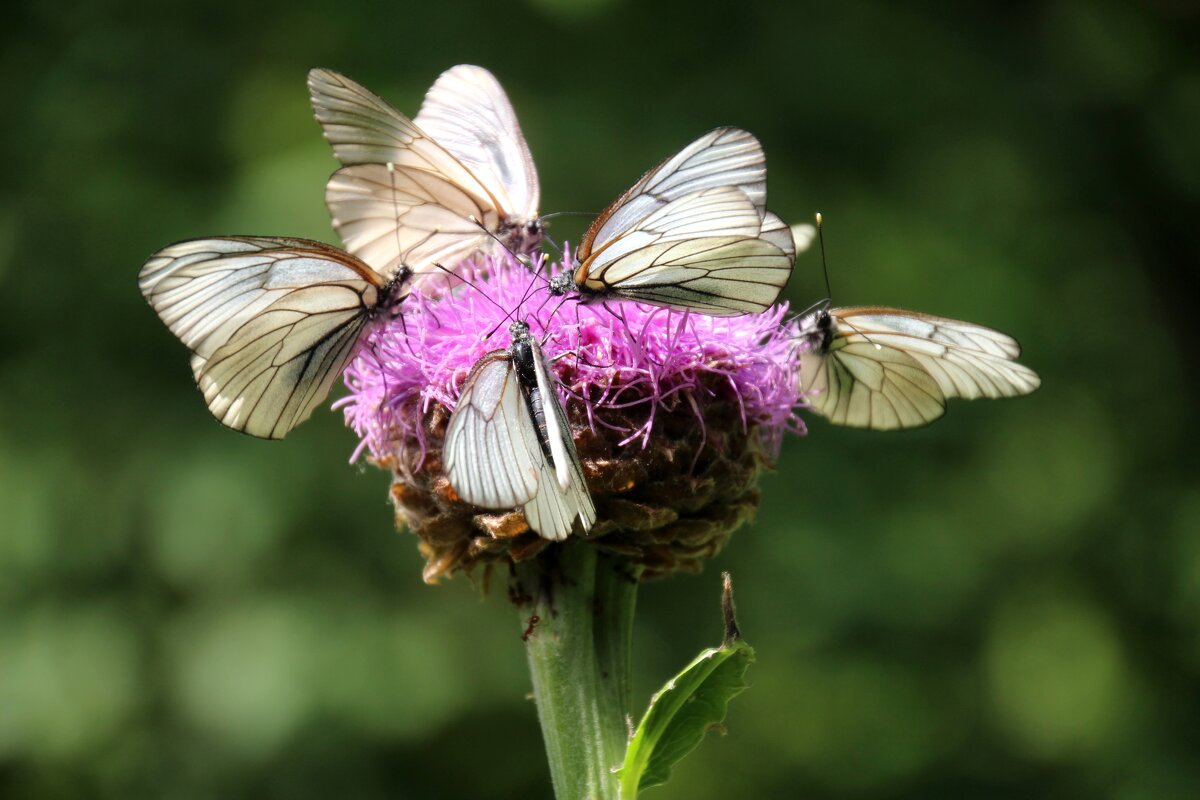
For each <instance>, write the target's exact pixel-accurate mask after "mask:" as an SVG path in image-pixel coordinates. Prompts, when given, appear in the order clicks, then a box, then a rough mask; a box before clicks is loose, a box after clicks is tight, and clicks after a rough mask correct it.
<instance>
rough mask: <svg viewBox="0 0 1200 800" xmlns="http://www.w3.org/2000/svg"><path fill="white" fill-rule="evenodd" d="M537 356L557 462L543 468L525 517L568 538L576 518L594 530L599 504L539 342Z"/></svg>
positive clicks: (542, 531)
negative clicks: (594, 496) (536, 493)
mask: <svg viewBox="0 0 1200 800" xmlns="http://www.w3.org/2000/svg"><path fill="white" fill-rule="evenodd" d="M533 356H534V372H535V374H536V375H537V384H538V393H539V395H541V398H542V408H543V412H544V414H545V418H546V438H547V439H548V440H549V443H550V455H551V456H552V457H553V459H554V465H553V468H551V467H550V464H547V465H546V468H544V469H543V474H542V477H541V480H540V489H539V491H538V495H537V497H535V498H534V500H533V502H532V503H529V504H526V506H525V518H526V519H527V520H529V526H530V527H531V528H533V529H534V530H535V531H538V532H539V533H540V534H541V535H542V536H545V537H546V538H547V539H565V538H566V537H567V535H568V534H569V533H570V532H571V528H572V526H573V524H574V521H575V518H576V517H578V518H579V521H580V523H581V525H582V529H583V531H584V532H587V531H588V530H590V529H591V527H592V525H593V524H594V523H595V522H596V506H595V505H594V504H593V503H592V495H591V493H590V492H589V491H588V488H587V481H586V479H585V478H584V476H583V465H582V464H581V463H580V461H579V452H578V451H577V450H576V449H575V440H574V438H573V437H572V436H571V426H570V423H568V422H567V416H566V414H565V413H564V411H563V407H562V403H561V402H560V401H559V397H558V389H557V385H558V381H557V380H555V379H554V378H553V374H554V373H553V371H552V370H551V369H550V366H549V364H548V363H547V362H546V360H545V358H543V356H542V353H541V349H540V348H539V347H537V345H536V343H535V344H534V347H533ZM531 506H532V507H531Z"/></svg>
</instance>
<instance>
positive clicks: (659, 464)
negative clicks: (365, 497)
mask: <svg viewBox="0 0 1200 800" xmlns="http://www.w3.org/2000/svg"><path fill="white" fill-rule="evenodd" d="M573 405H575V404H571V403H568V416H569V417H570V419H571V426H572V428H573V430H574V433H575V442H576V446H577V447H578V448H579V455H580V458H581V460H582V461H583V465H584V470H585V472H586V474H587V482H588V488H589V489H590V490H591V492H592V497H593V499H594V500H595V503H596V512H597V519H598V521H597V523H596V525H595V527H593V528H592V530H591V531H590V532H589V533H588V534H587V536H588V538H590V539H592V540H594V541H595V542H596V546H597V547H598V548H599V549H600V550H601V551H602V552H607V553H610V554H612V555H616V556H620V557H623V558H625V559H628V560H629V561H630V562H632V563H634V564H638V565H641V566H642V567H644V570H643V571H642V572H641V575H642V578H643V580H645V579H647V578H655V577H660V576H663V575H666V574H669V573H671V572H675V571H677V570H686V571H691V572H696V571H699V569H700V564H701V560H702V559H705V558H710V557H712V556H713V555H715V554H716V553H717V552H718V551H720V549H721V547H722V546H723V545H724V544H725V542H726V541H727V540H728V538H729V536H730V534H732V533H733V531H734V530H736V529H737V528H738V527H740V526H741V525H742V524H743V523H745V522H747V521H748V520H749V519H750V518H751V517H752V516H753V515H754V511H755V509H756V508H757V506H758V500H759V494H758V489H757V485H756V484H757V479H758V475H759V473H760V472H761V471H762V470H763V469H764V468H765V467H767V466H768V464H769V462H768V460H767V458H766V457H765V455H764V454H763V452H762V447H761V445H760V444H759V442H758V431H757V430H756V429H751V430H749V431H743V430H742V429H741V426H740V422H739V420H738V418H737V409H736V406H734V405H733V404H725V405H723V406H721V407H719V408H720V410H721V411H722V412H723V415H724V416H726V417H728V419H727V420H725V424H721V421H720V420H718V419H715V418H714V411H716V409H714V407H713V405H712V404H710V405H709V406H708V408H707V409H706V415H707V416H706V420H705V421H706V423H707V426H708V428H707V441H706V440H705V439H704V438H702V437H701V435H700V431H699V430H698V427H697V425H696V419H695V415H694V414H693V413H692V411H691V409H677V410H676V411H674V412H671V413H666V414H660V415H659V417H658V419H657V420H656V427H657V430H656V432H655V435H654V436H652V437H651V438H650V440H649V441H648V442H647V444H646V447H645V448H644V449H643V448H642V447H641V444H640V443H632V444H631V443H626V444H621V439H622V438H624V437H623V436H620V435H617V434H615V433H614V432H612V431H608V430H591V429H589V428H588V427H587V426H586V423H585V421H584V420H583V419H582V417H583V414H582V412H581V410H580V409H578V408H572V406H573ZM449 417H450V412H449V410H447V409H446V408H445V407H444V406H435V407H434V408H433V409H432V410H431V411H430V412H429V413H428V414H427V415H426V425H427V431H428V438H427V439H426V449H425V456H424V459H423V460H421V463H419V464H417V463H413V462H414V460H415V459H412V458H411V456H410V457H409V460H408V462H407V463H401V461H400V459H404V458H405V456H404V455H403V454H404V453H413V452H415V451H416V448H414V447H413V446H411V445H412V444H413V443H408V444H409V446H407V447H400V448H397V451H396V454H395V455H394V456H392V457H391V458H389V459H385V460H384V462H383V463H381V464H380V466H384V467H388V468H390V469H391V470H392V473H393V479H392V500H393V502H394V503H395V506H396V524H397V527H403V528H407V529H408V530H410V531H412V532H413V533H415V534H416V535H417V536H418V537H420V545H419V547H420V550H421V553H422V554H423V555H424V556H425V558H426V561H427V563H426V566H425V570H424V577H425V580H426V581H429V582H433V581H436V580H437V579H438V578H440V577H442V576H444V575H447V574H450V573H452V572H454V571H456V570H470V569H471V568H472V567H474V566H476V565H478V564H481V563H489V562H494V561H497V560H511V561H523V560H525V559H528V558H531V557H533V556H535V555H537V554H538V553H539V552H541V550H542V549H543V548H544V547H546V546H547V545H548V544H549V542H547V541H546V540H545V539H543V538H541V537H540V536H538V535H537V534H535V533H533V532H532V531H530V530H529V526H528V525H527V524H526V523H525V518H524V515H523V514H522V513H521V512H520V511H519V510H513V511H507V512H493V513H489V512H485V511H481V510H480V509H479V508H476V507H475V506H472V505H469V504H467V503H464V502H462V501H461V500H459V499H458V496H457V495H456V494H455V492H454V489H453V488H452V487H451V486H450V484H449V482H448V481H447V480H446V476H445V474H444V473H443V471H442V460H441V442H442V437H443V436H444V434H445V429H446V422H447V420H448V419H449Z"/></svg>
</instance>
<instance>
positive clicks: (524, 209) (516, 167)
mask: <svg viewBox="0 0 1200 800" xmlns="http://www.w3.org/2000/svg"><path fill="white" fill-rule="evenodd" d="M414 122H415V123H416V125H417V127H419V128H420V129H421V130H423V131H425V133H427V134H429V135H430V136H431V137H433V139H434V140H435V141H436V142H437V143H438V144H440V145H441V146H442V147H444V148H446V149H447V150H449V151H450V152H451V153H452V154H453V155H454V156H455V157H456V158H457V159H458V160H459V161H461V162H462V163H463V165H465V166H466V167H467V168H468V169H470V170H471V172H472V173H473V174H474V175H475V176H476V177H477V178H478V179H479V180H480V181H481V182H482V183H483V184H484V185H485V186H486V187H487V189H488V191H489V192H490V193H491V194H492V195H493V196H494V197H496V198H497V200H498V201H499V202H500V206H501V207H502V208H504V209H506V210H508V211H509V212H511V213H513V214H519V215H522V216H525V217H533V216H535V215H536V214H537V209H538V192H539V189H538V176H537V168H536V167H535V166H534V164H533V156H532V155H531V154H530V152H529V145H528V144H526V143H525V136H524V135H523V134H522V133H521V126H520V125H519V124H518V123H517V115H516V112H514V111H513V107H512V103H510V102H509V100H508V95H506V94H505V93H504V89H502V88H501V87H500V82H499V81H498V80H496V78H495V76H493V75H492V73H490V72H488V71H487V70H486V69H483V68H482V67H475V66H471V65H469V64H460V65H459V66H457V67H452V68H451V69H448V70H446V71H445V72H443V73H442V74H441V76H440V77H438V79H437V81H436V82H435V83H434V84H433V86H432V87H430V89H429V92H428V93H427V94H426V95H425V102H424V103H422V105H421V112H420V113H419V114H417V118H416V120H414Z"/></svg>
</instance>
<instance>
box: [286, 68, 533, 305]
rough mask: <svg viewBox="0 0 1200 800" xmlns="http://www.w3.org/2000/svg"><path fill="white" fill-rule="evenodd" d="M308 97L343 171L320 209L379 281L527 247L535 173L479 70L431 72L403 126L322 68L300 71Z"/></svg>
mask: <svg viewBox="0 0 1200 800" xmlns="http://www.w3.org/2000/svg"><path fill="white" fill-rule="evenodd" d="M308 88H309V93H310V95H311V99H312V107H313V112H314V114H315V115H316V118H317V121H318V122H319V123H320V124H321V127H322V129H323V130H324V133H325V138H326V139H328V140H329V143H330V144H331V145H332V146H333V153H334V156H336V157H337V160H338V161H340V162H341V163H342V165H343V166H342V168H341V169H339V170H338V171H337V172H335V173H334V174H333V176H332V177H330V179H329V184H328V186H327V187H326V191H325V202H326V205H327V206H328V207H329V211H330V213H331V214H332V216H333V226H334V228H336V229H337V231H338V233H339V235H340V236H341V237H342V241H343V242H344V243H345V246H346V249H347V250H348V251H349V252H351V253H352V254H354V255H355V256H358V257H359V258H360V259H362V260H363V261H366V262H367V263H368V264H371V265H372V266H373V267H375V268H376V269H377V270H380V271H381V272H383V273H385V274H386V273H389V272H395V271H396V270H397V269H398V267H399V265H401V264H403V265H405V266H407V267H409V268H410V269H411V270H412V271H413V272H414V273H415V275H416V282H417V285H419V284H420V283H421V282H422V279H426V280H427V277H428V276H429V275H430V274H437V273H438V267H437V266H436V265H443V266H444V267H446V268H451V269H452V268H453V267H454V265H456V264H457V263H459V262H461V261H462V260H463V259H465V258H467V257H468V256H470V255H472V254H473V253H475V252H476V251H478V250H481V249H489V248H490V247H491V246H492V244H493V242H494V241H496V240H498V241H499V243H500V244H501V245H502V246H503V247H506V248H508V249H509V250H511V251H513V252H515V253H518V254H528V253H531V252H533V251H534V250H536V249H537V247H538V245H539V243H540V241H541V239H542V222H541V220H540V219H539V218H538V216H537V206H538V191H539V190H538V177H537V169H536V168H535V167H534V165H533V157H532V156H531V155H530V152H529V146H528V145H527V144H526V143H525V137H524V136H523V135H522V134H521V128H520V126H519V125H518V124H517V117H516V114H515V113H514V112H513V108H512V105H511V104H510V103H509V101H508V97H507V96H506V95H505V94H504V90H503V89H502V88H500V83H499V82H498V81H497V80H496V78H495V77H494V76H493V75H492V74H491V73H490V72H488V71H487V70H485V69H483V68H481V67H474V66H469V65H465V64H464V65H460V66H457V67H453V68H451V69H449V70H447V71H446V72H444V73H442V75H441V76H440V77H439V78H438V79H437V81H436V82H435V83H434V84H433V86H432V88H430V90H429V92H428V93H427V94H426V96H425V102H424V103H423V104H422V106H421V111H420V113H419V114H418V115H417V118H416V119H415V120H410V119H409V118H408V117H406V116H404V115H403V114H401V113H400V112H399V111H397V110H396V109H395V108H393V107H392V106H391V105H389V104H388V103H387V102H385V101H384V100H382V99H380V98H379V97H377V96H376V95H374V94H372V93H371V92H369V91H368V90H367V89H365V88H363V87H362V86H360V85H359V84H357V83H355V82H354V81H352V80H350V79H349V78H347V77H345V76H344V75H340V74H338V73H336V72H333V71H332V70H327V69H314V70H312V71H311V72H309V74H308ZM493 237H495V239H493Z"/></svg>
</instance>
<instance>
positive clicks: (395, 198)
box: [387, 161, 404, 261]
mask: <svg viewBox="0 0 1200 800" xmlns="http://www.w3.org/2000/svg"><path fill="white" fill-rule="evenodd" d="M387 171H388V180H389V181H391V184H392V213H393V214H394V215H395V218H396V224H395V225H393V226H392V235H393V236H394V237H395V239H396V258H397V260H401V261H402V259H403V257H404V252H403V250H401V248H400V192H399V191H398V190H397V188H396V165H395V163H394V162H391V161H389V162H387Z"/></svg>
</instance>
